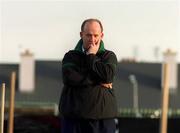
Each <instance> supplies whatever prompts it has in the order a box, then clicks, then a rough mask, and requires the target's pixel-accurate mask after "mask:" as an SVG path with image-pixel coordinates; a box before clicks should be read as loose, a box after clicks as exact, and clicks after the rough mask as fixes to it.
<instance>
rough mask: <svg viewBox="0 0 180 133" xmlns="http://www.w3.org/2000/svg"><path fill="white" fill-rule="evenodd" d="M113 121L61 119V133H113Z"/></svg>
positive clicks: (114, 128)
mask: <svg viewBox="0 0 180 133" xmlns="http://www.w3.org/2000/svg"><path fill="white" fill-rule="evenodd" d="M115 130H116V124H115V121H114V119H101V120H89V119H88V120H87V119H66V118H62V119H61V133H115Z"/></svg>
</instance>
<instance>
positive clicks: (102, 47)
mask: <svg viewBox="0 0 180 133" xmlns="http://www.w3.org/2000/svg"><path fill="white" fill-rule="evenodd" d="M82 45H83V40H82V39H80V40H79V41H78V43H77V45H76V47H75V49H74V50H76V51H79V52H83V50H82ZM104 51H105V48H104V42H103V41H101V42H100V46H99V50H98V52H97V53H98V54H99V53H102V52H104Z"/></svg>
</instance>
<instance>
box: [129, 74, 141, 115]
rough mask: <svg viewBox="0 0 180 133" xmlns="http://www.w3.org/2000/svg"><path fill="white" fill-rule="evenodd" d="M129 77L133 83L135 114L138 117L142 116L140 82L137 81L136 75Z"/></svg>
mask: <svg viewBox="0 0 180 133" xmlns="http://www.w3.org/2000/svg"><path fill="white" fill-rule="evenodd" d="M129 79H130V81H131V83H132V85H133V108H134V111H135V115H136V117H140V116H141V114H140V113H139V100H138V97H139V96H138V83H137V80H136V76H135V75H133V74H131V75H130V76H129Z"/></svg>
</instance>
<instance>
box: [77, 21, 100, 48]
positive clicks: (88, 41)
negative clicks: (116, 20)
mask: <svg viewBox="0 0 180 133" xmlns="http://www.w3.org/2000/svg"><path fill="white" fill-rule="evenodd" d="M80 36H81V38H82V40H83V47H84V49H86V50H87V49H88V48H89V47H90V46H91V45H93V44H96V45H100V41H101V40H102V38H103V33H102V31H101V27H100V25H99V23H98V22H96V21H92V22H87V23H86V24H85V26H84V30H83V31H81V32H80Z"/></svg>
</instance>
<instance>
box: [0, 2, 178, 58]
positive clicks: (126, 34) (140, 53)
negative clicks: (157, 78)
mask: <svg viewBox="0 0 180 133" xmlns="http://www.w3.org/2000/svg"><path fill="white" fill-rule="evenodd" d="M179 7H180V6H179V3H178V1H177V0H114V1H110V0H92V1H90V0H83V1H79V0H66V1H62V0H1V2H0V8H1V10H0V14H1V18H0V24H1V27H0V34H1V36H0V62H19V60H20V59H19V54H20V52H22V51H24V50H25V49H27V48H28V49H30V50H31V51H32V52H33V53H34V54H35V58H36V59H38V60H40V59H43V60H49V59H50V60H61V59H62V58H63V55H64V54H65V52H67V51H68V50H69V49H73V48H74V47H75V45H76V43H77V41H78V40H79V39H80V37H79V32H80V26H81V23H82V21H83V20H84V19H86V18H98V19H100V20H101V21H102V23H103V25H104V34H105V36H104V42H105V47H106V48H107V49H110V50H112V51H114V52H115V53H116V55H117V57H118V60H121V59H122V58H128V57H134V56H135V57H136V58H137V60H139V61H161V60H162V52H164V51H165V50H166V49H167V48H171V49H172V50H173V51H176V52H178V53H179V54H180V44H179V42H180V41H179V39H178V38H179V37H180V34H179V33H180V28H179V27H180V26H179V24H178V22H179V20H180V9H179ZM155 51H156V52H155ZM179 57H180V56H179V55H178V56H177V60H178V61H180V58H179Z"/></svg>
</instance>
